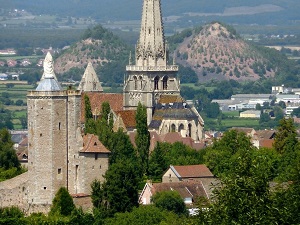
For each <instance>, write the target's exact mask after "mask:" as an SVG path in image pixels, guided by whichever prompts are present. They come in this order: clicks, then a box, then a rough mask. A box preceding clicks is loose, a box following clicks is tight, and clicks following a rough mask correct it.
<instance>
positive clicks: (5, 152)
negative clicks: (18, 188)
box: [0, 128, 23, 180]
mask: <svg viewBox="0 0 300 225" xmlns="http://www.w3.org/2000/svg"><path fill="white" fill-rule="evenodd" d="M22 172H23V171H22V170H21V166H20V163H19V160H18V157H17V154H16V151H15V150H14V149H13V142H12V140H11V135H10V133H9V131H8V130H7V129H5V128H3V129H1V130H0V180H5V179H9V178H12V177H14V176H17V175H19V174H21V173H22Z"/></svg>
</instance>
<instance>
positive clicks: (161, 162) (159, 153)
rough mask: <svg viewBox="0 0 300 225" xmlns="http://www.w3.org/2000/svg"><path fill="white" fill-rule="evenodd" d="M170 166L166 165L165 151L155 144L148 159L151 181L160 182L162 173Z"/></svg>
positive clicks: (158, 144)
mask: <svg viewBox="0 0 300 225" xmlns="http://www.w3.org/2000/svg"><path fill="white" fill-rule="evenodd" d="M169 166H170V165H169V164H168V163H167V159H166V155H165V151H164V150H163V149H162V147H161V143H159V142H157V144H156V146H155V148H154V150H153V151H152V152H151V155H150V159H149V176H150V178H151V179H153V180H161V178H162V175H163V173H164V172H165V171H166V170H167V168H168V167H169Z"/></svg>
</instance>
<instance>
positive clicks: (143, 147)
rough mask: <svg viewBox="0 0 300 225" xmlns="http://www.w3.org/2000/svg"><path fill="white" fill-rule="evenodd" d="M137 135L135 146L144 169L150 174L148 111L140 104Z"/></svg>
mask: <svg viewBox="0 0 300 225" xmlns="http://www.w3.org/2000/svg"><path fill="white" fill-rule="evenodd" d="M135 120H136V129H137V134H136V137H135V144H136V147H137V152H138V156H139V157H140V160H141V165H142V169H143V171H144V172H146V173H148V166H149V165H148V159H149V146H150V133H149V131H148V125H147V111H146V107H145V106H143V105H142V104H141V103H140V102H139V104H138V107H137V112H136V116H135Z"/></svg>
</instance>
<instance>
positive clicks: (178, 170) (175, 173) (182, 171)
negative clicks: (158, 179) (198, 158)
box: [162, 164, 214, 183]
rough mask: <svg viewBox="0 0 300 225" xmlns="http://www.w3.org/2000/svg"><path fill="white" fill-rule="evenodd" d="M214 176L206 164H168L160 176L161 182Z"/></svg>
mask: <svg viewBox="0 0 300 225" xmlns="http://www.w3.org/2000/svg"><path fill="white" fill-rule="evenodd" d="M205 178H214V175H213V174H212V173H211V171H210V170H209V169H208V168H207V166H206V165H203V164H200V165H188V166H172V165H171V166H170V168H169V169H168V170H167V172H165V174H164V175H163V177H162V182H163V183H171V182H180V181H189V180H201V179H205Z"/></svg>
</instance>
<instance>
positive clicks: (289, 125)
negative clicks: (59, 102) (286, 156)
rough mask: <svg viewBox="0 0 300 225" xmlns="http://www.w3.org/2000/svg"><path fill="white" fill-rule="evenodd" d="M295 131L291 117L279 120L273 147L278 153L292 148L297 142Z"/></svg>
mask: <svg viewBox="0 0 300 225" xmlns="http://www.w3.org/2000/svg"><path fill="white" fill-rule="evenodd" d="M296 136H297V133H296V129H295V126H294V123H293V120H292V119H291V118H289V119H285V118H283V119H282V120H280V121H279V127H278V130H277V132H276V136H275V139H274V145H273V146H274V148H275V150H276V151H277V152H279V153H280V154H283V153H284V152H285V151H287V150H288V149H293V148H294V147H295V145H296V144H297V143H298V141H297V138H296Z"/></svg>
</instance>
